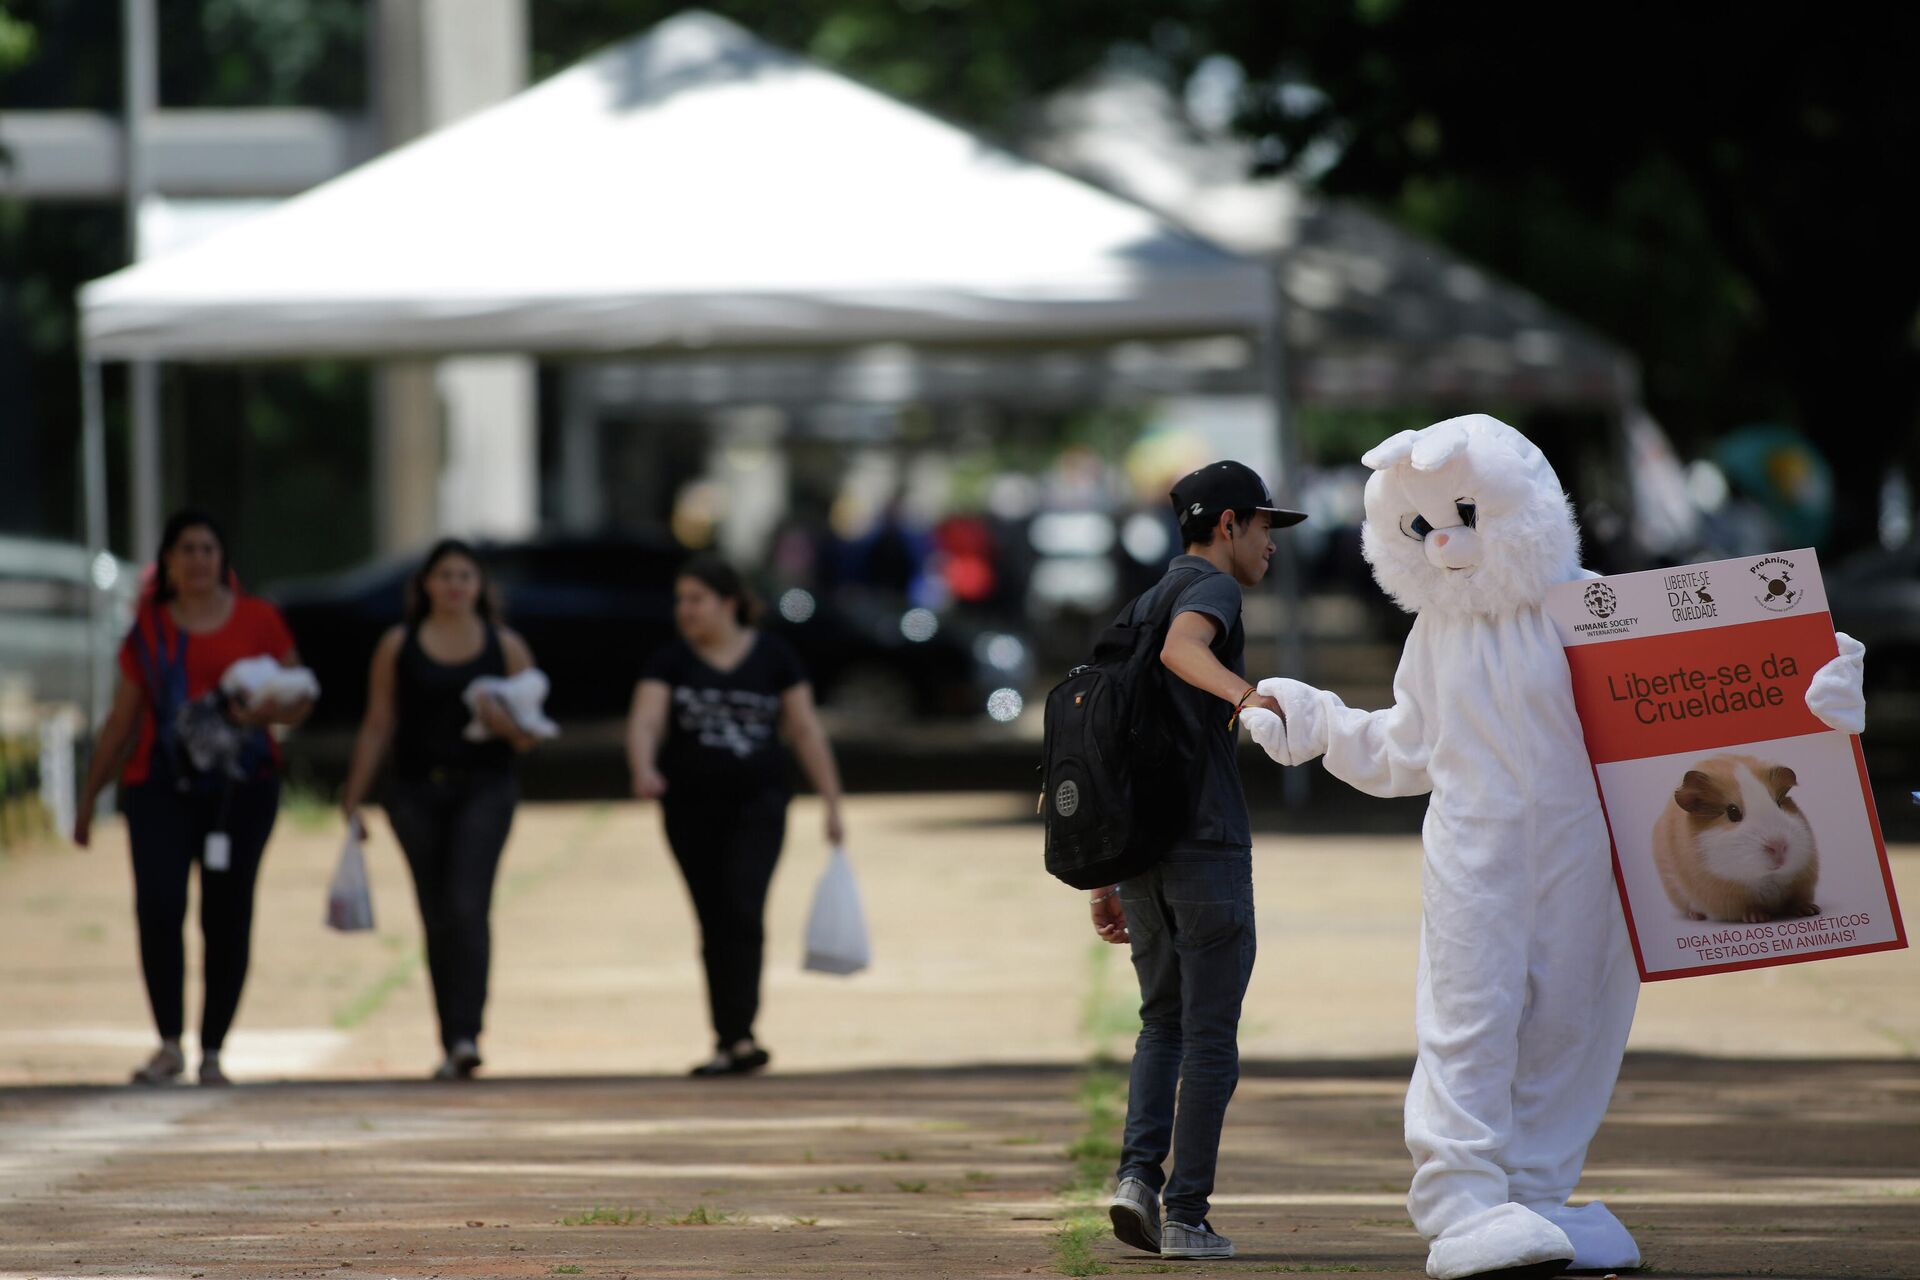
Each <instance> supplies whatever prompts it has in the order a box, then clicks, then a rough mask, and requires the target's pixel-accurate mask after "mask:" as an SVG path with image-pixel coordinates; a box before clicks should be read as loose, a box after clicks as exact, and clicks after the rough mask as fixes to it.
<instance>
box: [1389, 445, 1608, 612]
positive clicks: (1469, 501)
mask: <svg viewBox="0 0 1920 1280" xmlns="http://www.w3.org/2000/svg"><path fill="white" fill-rule="evenodd" d="M1361 461H1362V462H1364V463H1366V465H1367V466H1369V467H1371V468H1373V475H1372V477H1371V478H1369V479H1368V481H1367V493H1366V513H1367V514H1366V523H1365V525H1364V526H1363V528H1362V530H1361V549H1362V551H1363V553H1364V554H1365V555H1366V558H1367V563H1368V564H1370V565H1372V566H1373V576H1374V578H1375V579H1376V580H1377V581H1378V582H1379V583H1380V586H1381V589H1382V590H1384V591H1385V592H1386V593H1387V594H1388V595H1390V596H1392V597H1393V599H1394V601H1395V603H1397V604H1399V606H1400V607H1401V608H1403V609H1405V610H1407V611H1408V612H1409V613H1420V612H1423V611H1425V610H1428V609H1434V610H1439V611H1443V612H1449V613H1484V614H1500V613H1506V612H1510V611H1512V610H1514V609H1517V608H1521V607H1523V606H1526V605H1532V604H1538V603H1539V602H1540V601H1541V600H1542V598H1544V596H1545V594H1546V590H1547V588H1548V587H1549V586H1551V585H1552V584H1554V583H1556V582H1565V581H1567V580H1568V579H1570V578H1572V577H1573V576H1575V574H1576V573H1577V572H1578V570H1579V567H1580V535H1579V531H1578V530H1577V529H1576V528H1575V527H1574V523H1573V511H1572V509H1571V508H1570V507H1569V506H1568V504H1567V497H1566V494H1565V493H1564V492H1562V491H1561V488H1560V481H1559V479H1558V478H1557V477H1556V476H1555V475H1554V474H1553V468H1552V467H1551V466H1549V465H1548V464H1547V460H1546V457H1545V456H1544V455H1543V454H1541V452H1540V450H1539V449H1537V448H1535V447H1534V444H1533V442H1532V441H1530V440H1528V439H1527V438H1526V437H1525V436H1523V435H1521V434H1520V433H1519V432H1518V431H1515V430H1514V429H1513V428H1512V427H1509V426H1508V425H1507V424H1506V423H1504V422H1501V421H1499V420H1498V419H1495V418H1490V417H1488V416H1487V415H1486V414H1470V415H1468V416H1466V417H1463V418H1449V419H1448V420H1446V421H1445V422H1439V423H1435V424H1434V425H1433V426H1431V427H1426V428H1424V429H1422V430H1419V431H1402V432H1401V433H1400V434H1399V435H1397V436H1394V437H1393V438H1392V439H1390V440H1386V441H1384V442H1383V443H1381V444H1379V445H1377V446H1375V447H1374V448H1373V449H1371V450H1369V451H1368V453H1367V454H1366V456H1365V457H1364V458H1362V459H1361Z"/></svg>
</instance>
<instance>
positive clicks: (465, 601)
mask: <svg viewBox="0 0 1920 1280" xmlns="http://www.w3.org/2000/svg"><path fill="white" fill-rule="evenodd" d="M408 592H409V597H410V598H409V600H408V603H407V621H406V622H405V624H403V625H401V626H397V627H393V628H391V629H390V630H389V631H388V632H387V633H386V635H384V636H382V637H381V638H380V643H379V645H378V647H376V648H375V649H374V651H373V666H372V669H371V671H370V672H369V674H368V679H367V712H366V717H365V719H363V720H362V721H361V724H360V737H359V739H358V741H357V742H356V743H355V744H354V751H353V763H352V765H351V766H350V767H349V769H348V771H347V786H346V792H345V794H344V795H343V796H342V798H341V807H342V808H343V809H344V810H345V811H346V816H347V822H348V823H349V825H351V826H352V828H353V830H354V832H355V833H356V834H358V835H360V836H362V837H364V836H365V835H366V827H365V825H364V824H363V823H362V822H361V820H360V803H361V801H362V800H363V799H365V797H366V795H367V792H368V789H369V788H370V787H371V786H372V784H373V777H374V773H375V772H376V771H377V770H378V769H379V767H380V757H381V756H382V755H384V754H386V750H387V746H388V744H389V743H391V744H392V746H393V771H392V772H393V776H392V778H391V780H390V781H389V783H388V786H387V792H386V808H387V821H388V823H390V824H391V825H392V827H393V834H394V835H395V836H396V837H398V838H399V841H400V848H401V850H402V851H403V852H404V853H405V854H406V857H407V867H408V869H410V870H411V871H412V872H413V887H414V891H415V894H416V896H417V897H418V898H419V900H420V922H421V924H422V925H423V926H424V928H425V931H426V935H427V971H428V973H429V975H430V976H431V977H432V980H433V1000H434V1006H435V1008H436V1010H437V1011H438V1013H439V1017H440V1044H441V1048H442V1049H443V1050H444V1051H445V1055H446V1056H445V1057H444V1058H443V1059H442V1061H441V1063H440V1065H439V1067H438V1068H437V1069H435V1071H434V1073H433V1078H434V1079H436V1080H464V1079H466V1078H467V1077H469V1076H471V1075H472V1074H473V1072H474V1069H475V1068H477V1067H478V1066H479V1065H480V1048H479V1041H480V1021H481V1015H482V1012H483V1011H484V1010H485V1008H486V1003H487V975H488V969H489V968H490V966H491V962H492V950H493V945H492V929H491V925H490V923H489V920H488V913H489V911H490V909H491V907H492V905H493V881H494V876H495V875H496V873H497V872H498V871H499V867H500V854H501V851H502V850H503V849H504V848H505V847H506V843H507V831H508V829H509V828H510V827H511V826H512V825H513V810H514V806H515V805H516V804H517V803H518V801H519V799H520V790H519V786H518V784H517V783H516V782H515V780H514V776H513V762H514V755H515V753H516V752H520V751H525V750H527V749H528V748H530V747H531V746H533V744H534V742H535V738H534V737H533V735H531V734H529V733H528V732H527V731H526V730H524V729H522V728H521V727H520V725H519V724H518V723H516V722H515V720H514V718H513V716H512V715H511V714H510V713H509V712H508V711H507V709H506V707H505V706H503V705H502V704H501V702H500V700H499V699H498V698H481V699H479V703H480V710H479V717H480V721H481V723H482V724H483V725H485V726H486V728H487V729H488V730H489V731H490V732H491V736H490V737H487V738H485V739H483V740H481V741H479V742H475V741H473V740H471V739H469V738H468V737H467V736H466V728H467V723H468V720H469V719H470V714H469V712H468V710H467V705H466V702H465V694H466V690H467V686H468V685H470V684H472V683H473V682H474V681H475V680H476V679H478V678H480V677H481V676H514V675H518V674H519V673H520V672H522V671H525V670H527V669H528V668H529V667H531V666H533V654H532V653H531V652H530V651H529V650H528V648H527V643H526V641H524V640H522V639H521V638H520V637H519V636H518V635H517V634H515V633H514V632H513V631H511V630H509V629H508V628H506V627H503V626H499V625H497V624H496V623H495V622H494V618H493V606H492V603H491V601H489V600H488V598H487V582H486V576H485V574H484V573H483V572H482V570H481V568H480V561H479V559H478V557H476V556H475V555H474V552H473V549H472V548H471V547H469V546H467V544H465V543H464V542H460V541H457V540H455V539H452V538H449V539H447V540H445V541H443V542H441V543H439V544H438V545H437V546H435V547H434V548H433V550H432V551H430V552H428V553H427V559H426V562H425V563H424V564H423V565H422V566H421V567H420V571H419V572H418V573H417V574H415V575H414V577H413V580H412V582H411V583H410V584H409V587H408Z"/></svg>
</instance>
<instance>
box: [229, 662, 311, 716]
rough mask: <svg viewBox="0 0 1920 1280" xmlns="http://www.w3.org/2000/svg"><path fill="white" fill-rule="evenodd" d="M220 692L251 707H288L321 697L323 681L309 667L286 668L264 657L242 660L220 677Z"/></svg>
mask: <svg viewBox="0 0 1920 1280" xmlns="http://www.w3.org/2000/svg"><path fill="white" fill-rule="evenodd" d="M220 692H222V693H224V694H226V695H227V696H228V697H229V698H236V699H238V700H239V701H241V702H243V703H245V704H246V705H247V706H249V707H262V706H266V707H288V706H292V705H293V704H294V703H297V702H304V701H306V700H307V699H309V698H318V697H319V696H320V681H319V679H318V678H316V677H315V676H314V674H313V672H312V671H311V670H310V669H308V668H306V667H283V666H281V665H280V663H279V662H278V661H277V660H276V659H273V658H270V657H268V656H266V655H265V654H261V655H259V656H258V657H253V658H242V659H240V661H238V662H236V663H234V664H233V665H232V666H230V667H228V668H227V670H226V674H224V675H222V676H221V677H220Z"/></svg>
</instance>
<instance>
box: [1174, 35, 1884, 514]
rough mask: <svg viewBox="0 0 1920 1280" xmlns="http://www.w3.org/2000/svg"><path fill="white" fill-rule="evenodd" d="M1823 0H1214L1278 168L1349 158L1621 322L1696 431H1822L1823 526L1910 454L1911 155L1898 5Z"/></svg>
mask: <svg viewBox="0 0 1920 1280" xmlns="http://www.w3.org/2000/svg"><path fill="white" fill-rule="evenodd" d="M1863 13H1865V11H1849V10H1848V9H1847V8H1846V7H1845V6H1841V7H1839V8H1838V9H1837V10H1836V11H1821V12H1810V11H1809V10H1807V9H1805V8H1804V7H1799V6H1776V7H1773V8H1767V7H1764V6H1762V7H1758V8H1748V9H1744V10H1741V11H1740V12H1739V14H1738V16H1737V19H1735V18H1732V17H1730V15H1729V14H1728V12H1727V11H1726V10H1724V9H1721V8H1719V7H1716V6H1701V5H1628V6H1615V7H1612V8H1608V9H1605V10H1589V11H1585V12H1584V13H1583V14H1572V13H1570V12H1569V11H1568V10H1567V9H1566V8H1565V7H1564V6H1555V5H1537V4H1526V3H1518V2H1516V0H1504V2H1501V3H1483V4H1476V5H1439V4H1423V3H1415V2H1411V0H1409V2H1407V3H1396V2H1394V0H1292V2H1291V3H1288V4H1286V5H1222V6H1219V7H1218V11H1217V12H1216V13H1214V14H1213V15H1212V16H1211V17H1208V18H1204V19H1203V20H1201V21H1200V22H1199V23H1198V25H1199V26H1201V27H1202V28H1204V32H1205V38H1204V39H1203V40H1202V41H1200V42H1199V44H1200V50H1201V52H1202V54H1203V55H1204V54H1205V53H1208V52H1212V53H1219V54H1224V55H1226V56H1228V57H1230V58H1232V59H1234V61H1235V62H1236V63H1237V65H1238V66H1240V67H1241V68H1244V69H1245V71H1246V73H1247V74H1246V81H1245V84H1244V87H1243V90H1242V93H1241V95H1240V101H1241V107H1242V110H1241V117H1240V123H1241V126H1242V127H1243V128H1244V129H1246V130H1247V131H1249V132H1250V133H1251V134H1252V135H1253V136H1255V137H1257V138H1259V139H1260V140H1261V142H1262V145H1263V147H1264V149H1265V154H1266V155H1267V157H1268V159H1269V161H1270V162H1271V163H1273V164H1275V165H1279V166H1285V165H1288V164H1298V163H1300V162H1301V160H1302V158H1303V157H1307V156H1311V155H1318V156H1322V157H1324V156H1327V155H1329V154H1337V159H1335V160H1334V161H1333V163H1332V165H1331V167H1330V168H1328V169H1327V171H1326V172H1325V173H1324V175H1323V176H1322V178H1321V182H1322V185H1323V186H1324V187H1325V188H1326V189H1327V190H1329V191H1332V192H1337V193H1342V194H1346V195H1351V196H1357V197H1361V198H1366V199H1370V200H1373V201H1376V202H1379V203H1381V204H1383V205H1385V206H1387V207H1388V208H1389V209H1391V210H1393V211H1395V212H1396V213H1398V214H1399V215H1400V216H1402V217H1403V218H1405V219H1406V220H1408V221H1410V222H1412V223H1414V224H1415V225H1417V226H1420V227H1421V228H1423V229H1425V230H1427V231H1429V232H1432V233H1434V234H1436V235H1437V236H1438V237H1440V238H1441V239H1443V240H1445V241H1448V242H1450V243H1452V244H1454V245H1456V246H1458V247H1460V248H1462V249H1463V250H1465V251H1466V252H1467V253H1469V254H1470V255H1472V256H1474V257H1477V258H1479V259H1481V260H1482V261H1485V262H1487V263H1488V264H1489V265H1491V266H1493V267H1494V268H1496V269H1498V270H1501V271H1503V272H1505V273H1506V274H1508V275H1510V276H1511V277H1513V278H1514V279H1516V280H1518V281H1519V282H1520V283H1522V284H1524V285H1526V286H1528V287H1529V288H1532V289H1534V290H1535V291H1537V292H1539V293H1541V294H1542V295H1544V296H1545V297H1547V298H1548V299H1549V300H1551V301H1553V302H1556V303H1558V304H1559V305H1560V306H1561V307H1563V308H1564V309H1566V310H1568V311H1569V312H1571V313H1573V314H1574V315H1576V316H1579V317H1581V318H1583V319H1586V320H1587V321H1589V322H1590V323H1593V324H1595V325H1596V326H1597V327H1598V328H1601V329H1602V330H1605V331H1607V332H1609V333H1611V334H1612V335H1613V336H1615V337H1616V338H1618V339H1620V340H1622V341H1623V342H1625V343H1626V345H1628V346H1629V347H1630V348H1631V349H1633V350H1634V351H1635V352H1637V353H1638V354H1639V356H1640V357H1641V360H1642V362H1643V365H1644V367H1645V370H1646V375H1647V377H1646V381H1647V393H1648V398H1649V401H1650V403H1651V405H1652V407H1653V408H1654V410H1655V412H1656V413H1657V414H1659V415H1661V416H1663V417H1665V418H1666V419H1668V421H1669V423H1670V425H1672V426H1674V427H1676V428H1677V429H1678V431H1679V433H1680V434H1681V435H1682V436H1683V438H1690V439H1693V440H1696V441H1698V440H1702V439H1704V438H1706V437H1708V436H1711V435H1713V434H1717V433H1718V432H1720V431H1722V430H1725V429H1726V428H1728V427H1730V426H1734V425H1738V424H1739V423H1741V422H1743V421H1749V420H1752V419H1754V418H1756V417H1762V416H1773V417H1778V418H1782V419H1786V420H1789V421H1792V422H1794V423H1796V424H1797V425H1799V426H1800V427H1802V428H1803V429H1804V430H1805V431H1806V432H1807V434H1808V435H1810V436H1811V437H1812V438H1813V439H1814V440H1816V441H1817V442H1819V444H1820V446H1821V447H1822V448H1823V449H1825V450H1826V451H1827V453H1828V455H1829V457H1830V459H1831V460H1832V462H1833V463H1834V468H1835V473H1836V479H1837V483H1838V485H1839V488H1840V494H1839V499H1840V500H1839V504H1838V505H1839V514H1840V520H1841V523H1840V525H1839V527H1838V529H1837V530H1836V542H1838V543H1840V544H1841V545H1843V546H1844V545H1848V544H1858V543H1861V542H1864V541H1866V540H1867V539H1868V538H1869V537H1870V536H1871V533H1872V528H1873V525H1872V522H1873V517H1874V513H1875V511H1876V509H1877V496H1878V488H1879V485H1880V482H1881V479H1882V477H1883V476H1884V474H1885V472H1886V470H1887V469H1888V468H1889V467H1890V466H1892V465H1895V464H1901V465H1904V466H1905V467H1906V468H1907V469H1908V473H1909V474H1910V475H1912V474H1916V473H1920V440H1917V439H1916V431H1915V427H1916V411H1917V410H1920V344H1917V343H1916V337H1917V336H1920V330H1917V329H1916V313H1917V310H1920V237H1915V236H1914V235H1913V233H1912V215H1911V212H1910V209H1909V208H1908V201H1907V200H1906V199H1905V198H1896V197H1895V196H1894V193H1896V192H1898V191H1901V190H1905V189H1906V185H1907V182H1908V181H1910V177H1911V171H1912V168H1913V162H1914V157H1915V156H1916V155H1920V90H1917V89H1916V86H1915V81H1914V78H1913V76H1912V74H1911V69H1910V66H1909V63H1910V61H1911V55H1912V50H1913V49H1914V48H1915V47H1916V36H1917V35H1920V20H1917V19H1916V15H1915V12H1914V11H1913V10H1911V9H1908V8H1904V7H1895V8H1886V9H1880V8H1876V9H1874V10H1872V11H1871V20H1870V21H1869V20H1867V19H1866V18H1864V17H1862V16H1861V14H1863Z"/></svg>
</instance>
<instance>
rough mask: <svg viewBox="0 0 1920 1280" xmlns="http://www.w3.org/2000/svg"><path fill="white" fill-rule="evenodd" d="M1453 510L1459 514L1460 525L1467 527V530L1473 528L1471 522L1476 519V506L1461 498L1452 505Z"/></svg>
mask: <svg viewBox="0 0 1920 1280" xmlns="http://www.w3.org/2000/svg"><path fill="white" fill-rule="evenodd" d="M1453 509H1454V510H1455V511H1457V512H1459V513H1460V523H1461V524H1463V525H1465V526H1467V528H1469V529H1471V528H1473V522H1474V520H1475V519H1476V518H1477V516H1478V514H1479V511H1480V508H1479V507H1478V506H1476V505H1475V504H1474V503H1471V502H1468V501H1467V500H1466V499H1464V498H1462V499H1461V500H1460V501H1458V502H1456V503H1454V504H1453Z"/></svg>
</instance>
